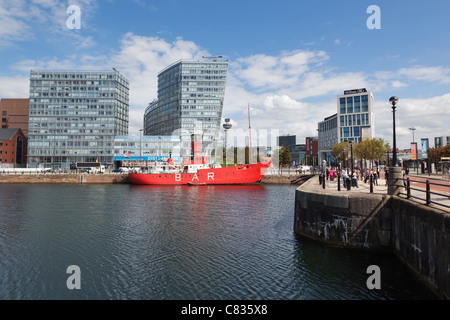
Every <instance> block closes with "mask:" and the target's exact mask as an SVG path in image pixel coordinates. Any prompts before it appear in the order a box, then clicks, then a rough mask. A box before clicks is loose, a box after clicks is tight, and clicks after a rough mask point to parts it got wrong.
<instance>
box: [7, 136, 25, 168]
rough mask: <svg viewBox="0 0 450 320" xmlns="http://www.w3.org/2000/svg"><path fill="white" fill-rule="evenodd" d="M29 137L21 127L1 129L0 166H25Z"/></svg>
mask: <svg viewBox="0 0 450 320" xmlns="http://www.w3.org/2000/svg"><path fill="white" fill-rule="evenodd" d="M26 164H27V138H26V137H25V135H24V134H23V132H22V130H21V129H0V168H24V167H26Z"/></svg>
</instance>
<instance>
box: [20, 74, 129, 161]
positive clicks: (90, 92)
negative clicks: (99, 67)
mask: <svg viewBox="0 0 450 320" xmlns="http://www.w3.org/2000/svg"><path fill="white" fill-rule="evenodd" d="M128 95H129V83H128V80H127V79H126V78H125V77H124V76H123V75H121V74H120V73H119V72H118V71H116V70H115V69H113V70H112V71H55V70H31V72H30V103H29V129H28V130H29V131H28V165H29V166H30V167H43V166H45V167H49V166H57V167H61V168H68V167H70V164H72V163H76V162H95V161H98V162H101V163H105V164H113V154H114V152H113V149H114V137H115V136H123V135H127V134H128V110H129V96H128Z"/></svg>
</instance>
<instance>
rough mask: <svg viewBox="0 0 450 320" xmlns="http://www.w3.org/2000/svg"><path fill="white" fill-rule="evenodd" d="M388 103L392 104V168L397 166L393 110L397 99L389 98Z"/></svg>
mask: <svg viewBox="0 0 450 320" xmlns="http://www.w3.org/2000/svg"><path fill="white" fill-rule="evenodd" d="M389 102H390V103H391V104H392V118H393V127H392V129H393V140H394V141H393V150H392V166H393V167H396V166H397V143H396V141H395V140H396V138H395V109H396V106H395V105H396V104H397V102H398V98H397V97H395V96H394V97H391V98H390V99H389Z"/></svg>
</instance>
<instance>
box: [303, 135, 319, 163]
mask: <svg viewBox="0 0 450 320" xmlns="http://www.w3.org/2000/svg"><path fill="white" fill-rule="evenodd" d="M318 153H319V138H318V137H306V159H305V164H308V165H317V163H318V160H317V155H318Z"/></svg>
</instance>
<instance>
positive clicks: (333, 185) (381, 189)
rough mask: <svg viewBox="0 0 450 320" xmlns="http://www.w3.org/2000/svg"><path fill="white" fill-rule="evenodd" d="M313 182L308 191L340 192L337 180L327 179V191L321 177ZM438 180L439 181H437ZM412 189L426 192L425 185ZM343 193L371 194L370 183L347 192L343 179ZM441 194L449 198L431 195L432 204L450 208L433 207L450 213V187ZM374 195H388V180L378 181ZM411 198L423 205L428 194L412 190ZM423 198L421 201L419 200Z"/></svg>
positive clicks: (439, 180) (404, 193)
mask: <svg viewBox="0 0 450 320" xmlns="http://www.w3.org/2000/svg"><path fill="white" fill-rule="evenodd" d="M421 177H422V178H430V179H433V178H434V177H428V175H424V176H421ZM410 178H411V179H414V178H415V177H413V176H411V175H410ZM311 180H312V181H311V182H312V183H309V184H308V189H311V190H314V191H317V192H321V191H323V192H327V191H331V190H332V191H337V190H338V183H337V178H336V179H334V181H330V180H326V179H325V189H323V186H322V184H319V176H318V175H316V176H314V177H312V178H311ZM436 180H437V181H436ZM436 180H435V182H437V183H444V184H445V183H446V182H445V180H443V179H436ZM411 187H412V188H416V189H421V190H424V191H425V184H421V185H417V186H416V185H411ZM433 188H436V186H431V191H433ZM340 192H343V193H350V192H351V193H354V192H359V193H370V183H369V181H367V183H364V181H361V180H358V187H352V188H351V190H349V191H348V190H347V188H344V186H343V184H342V179H341V191H340ZM438 192H439V193H443V194H446V195H448V196H442V195H436V194H431V201H432V202H437V203H439V204H444V205H446V206H448V207H445V206H441V205H437V204H433V203H431V206H436V208H440V209H444V210H446V211H449V212H450V187H449V188H447V189H445V188H444V190H443V191H442V190H438ZM373 193H374V194H387V184H386V180H385V179H384V178H380V179H378V185H376V184H374V185H373ZM401 194H402V196H404V197H406V190H403V191H402V192H401ZM411 196H412V198H411V199H413V200H415V201H418V202H421V203H425V198H426V193H425V192H421V191H418V190H411ZM418 198H421V199H423V200H421V199H418Z"/></svg>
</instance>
